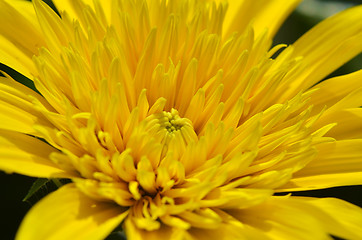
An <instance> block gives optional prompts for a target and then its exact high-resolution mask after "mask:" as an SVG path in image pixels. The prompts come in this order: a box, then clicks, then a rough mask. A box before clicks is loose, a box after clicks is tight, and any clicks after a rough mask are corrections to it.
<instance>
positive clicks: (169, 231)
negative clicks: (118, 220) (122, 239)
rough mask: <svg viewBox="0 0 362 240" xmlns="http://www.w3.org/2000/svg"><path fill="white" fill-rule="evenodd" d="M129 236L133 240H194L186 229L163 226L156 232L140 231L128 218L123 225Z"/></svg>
mask: <svg viewBox="0 0 362 240" xmlns="http://www.w3.org/2000/svg"><path fill="white" fill-rule="evenodd" d="M123 227H124V230H125V232H126V235H127V239H132V240H144V239H147V240H159V239H172V240H191V239H193V238H192V237H191V236H190V235H189V234H188V233H187V231H186V230H185V229H181V228H176V227H168V226H166V225H164V224H161V227H160V228H159V229H157V230H154V231H146V230H143V229H139V228H137V227H136V225H135V224H134V223H133V221H132V219H131V218H130V217H128V218H127V219H126V220H125V223H124V225H123Z"/></svg>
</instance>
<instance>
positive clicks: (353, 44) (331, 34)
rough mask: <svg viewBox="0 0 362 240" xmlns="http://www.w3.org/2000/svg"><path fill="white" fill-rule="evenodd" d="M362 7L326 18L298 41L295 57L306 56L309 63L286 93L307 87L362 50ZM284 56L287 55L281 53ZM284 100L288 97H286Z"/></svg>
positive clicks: (295, 46) (304, 60) (295, 44)
mask: <svg viewBox="0 0 362 240" xmlns="http://www.w3.org/2000/svg"><path fill="white" fill-rule="evenodd" d="M361 38H362V6H358V7H354V8H350V9H348V10H345V11H343V12H341V13H339V14H337V15H335V16H333V17H330V18H328V19H326V20H325V21H322V22H321V23H319V24H318V25H316V26H315V27H314V28H312V29H311V30H310V31H308V32H307V33H306V34H304V35H303V36H302V37H301V38H299V39H298V40H297V41H296V42H295V43H294V44H293V48H294V52H293V54H292V55H291V58H295V57H299V56H303V62H304V64H305V65H306V68H305V69H304V71H303V73H302V74H299V76H298V77H297V78H296V79H295V81H294V82H293V83H292V84H291V86H290V87H289V89H288V91H286V92H285V94H284V96H285V97H288V96H291V95H293V94H295V93H296V92H298V91H299V90H300V89H301V88H303V89H307V88H309V87H311V86H313V85H314V84H315V83H317V82H318V81H320V80H322V79H323V78H324V77H326V76H327V75H328V74H330V73H331V72H333V71H334V70H336V69H337V68H338V67H340V66H341V65H343V64H344V63H346V62H347V61H348V60H350V59H352V58H353V57H354V56H356V55H357V54H359V53H360V52H361V51H362V41H361ZM279 57H283V54H281V55H279ZM283 99H284V98H283Z"/></svg>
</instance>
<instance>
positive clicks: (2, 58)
mask: <svg viewBox="0 0 362 240" xmlns="http://www.w3.org/2000/svg"><path fill="white" fill-rule="evenodd" d="M0 63H2V64H4V65H6V66H8V67H10V68H13V69H14V70H16V71H18V72H19V73H21V74H23V75H24V76H26V77H27V78H30V79H31V78H32V77H33V74H34V72H35V66H34V64H33V62H32V60H31V57H30V56H29V55H27V54H25V53H24V52H23V51H22V50H21V49H19V48H18V47H16V46H15V45H14V44H13V43H11V42H10V41H9V40H8V39H6V38H5V37H4V36H2V35H0Z"/></svg>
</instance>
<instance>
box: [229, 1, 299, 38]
mask: <svg viewBox="0 0 362 240" xmlns="http://www.w3.org/2000/svg"><path fill="white" fill-rule="evenodd" d="M299 2H300V0H290V1H283V0H259V1H241V0H230V1H228V4H229V7H228V11H227V13H226V16H225V21H224V32H225V33H226V34H225V35H226V36H230V34H231V33H232V32H234V31H238V32H243V31H244V30H245V29H246V27H247V26H248V24H249V23H250V22H251V21H253V26H254V31H255V33H256V35H255V36H258V35H259V34H260V33H261V32H263V31H264V30H265V29H266V28H268V33H269V36H270V37H271V38H272V37H273V36H274V35H275V33H276V32H277V30H278V29H279V27H280V25H281V24H282V23H283V21H284V20H285V19H286V18H287V17H288V15H289V13H291V12H292V11H293V10H294V8H295V7H296V6H297V5H298V4H299Z"/></svg>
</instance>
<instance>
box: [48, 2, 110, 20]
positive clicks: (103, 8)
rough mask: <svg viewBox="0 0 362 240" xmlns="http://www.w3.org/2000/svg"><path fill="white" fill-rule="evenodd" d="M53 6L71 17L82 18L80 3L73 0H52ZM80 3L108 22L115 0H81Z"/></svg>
mask: <svg viewBox="0 0 362 240" xmlns="http://www.w3.org/2000/svg"><path fill="white" fill-rule="evenodd" d="M53 2H54V5H55V7H56V8H57V9H58V11H59V12H60V14H61V15H62V14H63V12H66V13H67V14H68V15H69V16H70V18H71V19H78V20H81V19H82V18H83V16H82V15H83V11H82V9H81V8H79V6H81V5H82V4H79V3H76V2H75V1H74V0H53ZM82 3H84V4H86V5H88V6H90V7H91V8H92V9H93V10H95V11H96V13H98V14H100V15H101V16H102V17H103V14H104V17H105V18H106V19H107V21H108V23H110V21H111V13H112V8H113V7H114V6H115V4H116V3H115V1H112V0H108V1H99V0H96V1H93V0H82Z"/></svg>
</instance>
